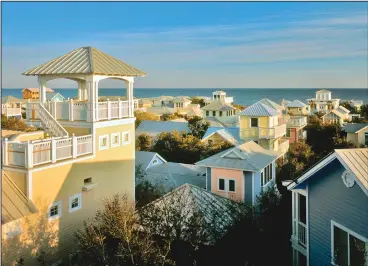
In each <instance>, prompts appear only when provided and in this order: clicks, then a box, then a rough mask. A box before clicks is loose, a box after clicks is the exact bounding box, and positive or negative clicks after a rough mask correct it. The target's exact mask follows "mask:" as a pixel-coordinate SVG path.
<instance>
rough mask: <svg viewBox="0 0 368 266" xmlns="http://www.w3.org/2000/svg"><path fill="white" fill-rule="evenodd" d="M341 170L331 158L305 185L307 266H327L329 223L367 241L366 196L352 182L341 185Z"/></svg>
mask: <svg viewBox="0 0 368 266" xmlns="http://www.w3.org/2000/svg"><path fill="white" fill-rule="evenodd" d="M344 171H345V168H344V167H343V166H342V165H341V164H340V162H339V161H338V160H337V159H335V160H334V161H333V162H331V163H330V164H328V165H327V166H325V167H324V168H323V169H321V170H320V171H319V172H317V173H316V174H315V175H314V176H313V177H312V178H311V179H310V180H309V182H308V197H309V200H308V204H309V239H310V240H309V258H310V259H309V260H310V261H309V265H330V264H331V220H333V221H335V222H337V223H339V224H341V225H343V226H345V227H347V228H349V229H350V230H352V231H354V232H356V233H357V234H359V235H361V236H364V237H366V238H368V226H367V221H368V208H365V207H364V206H368V197H367V196H366V195H365V193H364V192H363V191H362V189H361V188H360V187H359V185H357V184H356V183H355V184H354V186H353V187H351V188H347V187H346V186H345V185H344V183H343V181H342V179H341V175H342V173H343V172H344Z"/></svg>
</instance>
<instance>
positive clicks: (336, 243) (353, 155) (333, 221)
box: [285, 149, 368, 266]
mask: <svg viewBox="0 0 368 266" xmlns="http://www.w3.org/2000/svg"><path fill="white" fill-rule="evenodd" d="M367 177H368V149H336V150H335V152H334V153H332V154H331V155H329V156H327V157H326V158H324V159H323V160H321V161H320V162H318V163H317V164H316V165H315V166H314V167H312V168H311V169H309V170H308V171H307V172H305V173H304V174H303V175H302V176H300V177H299V178H297V179H296V180H294V181H285V185H287V188H288V190H290V191H291V192H292V235H291V246H292V250H293V265H294V266H299V265H300V266H301V265H362V266H363V265H367V262H368V258H367V252H368V226H367V221H368V179H367Z"/></svg>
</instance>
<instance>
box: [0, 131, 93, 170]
mask: <svg viewBox="0 0 368 266" xmlns="http://www.w3.org/2000/svg"><path fill="white" fill-rule="evenodd" d="M2 154H3V156H2V157H3V165H4V166H10V167H20V168H27V169H29V168H33V167H34V166H38V165H45V164H48V163H55V162H58V161H65V160H71V159H74V158H78V157H82V156H85V155H92V154H93V138H92V135H85V136H78V137H77V136H74V135H73V136H72V137H61V138H51V139H50V138H49V139H42V140H35V141H28V142H18V141H8V140H7V139H5V140H4V141H3V143H2Z"/></svg>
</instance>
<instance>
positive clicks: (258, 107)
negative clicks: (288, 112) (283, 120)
mask: <svg viewBox="0 0 368 266" xmlns="http://www.w3.org/2000/svg"><path fill="white" fill-rule="evenodd" d="M239 114H240V115H244V116H278V115H279V113H278V111H276V109H273V108H271V107H269V106H267V105H265V104H263V103H261V102H256V103H254V104H252V105H251V106H249V107H248V108H247V109H245V110H243V111H241V112H240V113H239Z"/></svg>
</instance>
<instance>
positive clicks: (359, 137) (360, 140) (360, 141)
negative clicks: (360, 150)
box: [358, 128, 368, 145]
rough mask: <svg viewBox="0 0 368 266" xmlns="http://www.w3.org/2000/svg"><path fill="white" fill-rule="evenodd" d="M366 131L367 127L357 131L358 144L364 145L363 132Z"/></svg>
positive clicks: (367, 130)
mask: <svg viewBox="0 0 368 266" xmlns="http://www.w3.org/2000/svg"><path fill="white" fill-rule="evenodd" d="M366 132H368V128H366V129H363V130H361V131H360V132H358V143H359V144H360V145H364V144H365V135H364V134H365V133H366Z"/></svg>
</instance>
